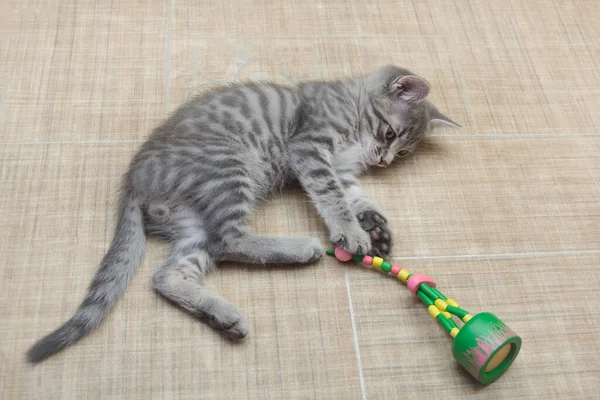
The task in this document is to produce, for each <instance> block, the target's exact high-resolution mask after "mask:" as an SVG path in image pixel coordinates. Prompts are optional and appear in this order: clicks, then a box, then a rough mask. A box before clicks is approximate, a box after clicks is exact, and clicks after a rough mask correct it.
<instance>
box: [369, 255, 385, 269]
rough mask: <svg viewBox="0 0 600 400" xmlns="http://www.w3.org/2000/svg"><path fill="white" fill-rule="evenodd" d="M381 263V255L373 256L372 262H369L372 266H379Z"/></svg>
mask: <svg viewBox="0 0 600 400" xmlns="http://www.w3.org/2000/svg"><path fill="white" fill-rule="evenodd" d="M381 264H383V258H381V257H373V264H371V265H372V266H374V267H377V268H379V267H381Z"/></svg>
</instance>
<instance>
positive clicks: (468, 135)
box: [0, 114, 600, 146]
mask: <svg viewBox="0 0 600 400" xmlns="http://www.w3.org/2000/svg"><path fill="white" fill-rule="evenodd" d="M0 115H1V114H0ZM0 122H1V120H0ZM431 137H444V138H447V137H454V138H457V139H471V138H472V139H478V140H479V139H504V138H513V139H535V138H540V137H549V138H553V137H554V138H561V137H564V138H578V137H579V138H581V137H600V133H593V132H588V133H586V132H582V133H531V134H528V133H434V134H432V135H431ZM145 141H146V139H124V140H110V139H109V140H73V141H68V140H67V141H60V140H58V141H39V142H35V141H28V142H20V141H12V142H2V141H0V146H2V145H7V146H8V145H45V144H81V145H85V144H118V143H142V142H145Z"/></svg>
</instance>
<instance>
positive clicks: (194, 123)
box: [28, 66, 458, 362]
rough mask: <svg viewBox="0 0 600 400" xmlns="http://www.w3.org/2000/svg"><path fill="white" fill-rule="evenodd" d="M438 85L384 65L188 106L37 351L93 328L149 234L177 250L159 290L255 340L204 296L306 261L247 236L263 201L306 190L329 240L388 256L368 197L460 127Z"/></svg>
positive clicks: (133, 177)
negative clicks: (437, 95) (405, 159)
mask: <svg viewBox="0 0 600 400" xmlns="http://www.w3.org/2000/svg"><path fill="white" fill-rule="evenodd" d="M428 93H429V84H428V83H427V81H425V79H423V78H420V77H418V76H416V75H414V74H412V73H411V72H410V71H408V70H406V69H403V68H399V67H395V66H386V67H382V68H380V69H378V70H377V71H375V72H374V73H372V74H369V75H365V76H361V77H358V78H353V79H348V80H342V81H332V82H306V83H301V84H299V85H297V86H296V87H284V86H279V85H275V84H269V83H260V84H259V83H248V84H240V85H232V86H228V87H224V88H220V89H218V90H215V91H213V92H211V93H208V94H205V95H202V96H200V97H198V98H196V99H193V100H192V101H190V102H188V103H187V104H184V105H183V106H181V107H180V108H179V109H178V110H177V111H176V112H175V113H174V114H173V115H172V116H171V117H170V118H168V119H167V120H166V121H165V122H164V123H163V124H162V125H161V126H159V127H158V128H156V129H155V131H154V132H153V134H152V136H151V137H150V139H149V140H148V141H147V142H145V143H144V144H143V145H142V147H141V149H140V151H139V152H138V153H137V155H136V156H135V158H134V160H133V162H132V164H131V166H130V168H129V171H128V173H127V175H126V177H125V181H124V186H123V192H122V202H121V211H120V218H119V221H118V225H117V229H116V234H115V237H114V239H113V241H112V244H111V246H110V248H109V250H108V253H107V254H106V255H105V256H104V259H103V260H102V263H101V266H100V269H99V271H98V272H97V274H96V276H95V277H94V280H93V281H92V284H91V286H90V288H89V292H88V294H87V296H86V297H85V299H84V301H83V303H82V304H81V306H80V307H79V309H78V310H77V312H76V313H75V315H74V316H73V317H72V318H71V319H70V320H69V321H67V322H66V323H65V324H64V325H63V326H61V327H60V328H58V329H57V330H56V331H54V332H53V333H51V334H49V335H48V336H46V337H44V338H43V339H41V340H40V341H39V342H38V343H36V344H35V345H34V346H33V347H32V348H31V349H30V350H29V352H28V358H29V360H30V361H32V362H37V361H41V360H43V359H45V358H47V357H49V356H51V355H52V354H54V353H56V352H57V351H59V350H60V349H62V348H64V347H66V346H68V345H70V344H71V343H73V342H75V341H76V340H78V339H80V338H81V337H83V336H84V335H86V334H87V333H88V332H90V331H91V330H92V329H94V328H96V327H97V326H98V325H99V324H100V322H101V321H102V319H103V318H104V317H105V316H106V315H107V313H108V311H109V309H110V308H111V306H112V305H113V304H114V303H115V301H116V300H117V298H118V297H119V296H121V295H122V294H123V292H124V291H125V288H126V286H127V283H128V282H129V280H130V279H131V277H132V275H133V273H134V271H135V270H136V268H137V266H138V265H139V264H140V262H141V260H142V257H143V254H144V250H145V246H146V234H157V235H160V236H162V237H165V238H167V239H168V240H169V241H170V242H171V244H172V247H171V252H170V254H169V256H168V259H167V261H166V262H165V264H164V265H163V266H162V267H161V268H160V269H159V270H158V271H157V272H156V273H155V274H154V276H153V283H154V287H155V288H156V290H157V291H158V292H159V293H160V294H162V295H163V296H164V297H166V298H167V299H169V300H170V301H172V302H174V303H176V304H177V305H179V306H180V307H182V308H184V309H186V310H188V311H189V312H191V313H192V314H194V315H196V316H197V317H199V318H201V319H202V320H204V321H205V322H207V323H208V324H209V325H210V326H212V327H213V328H215V329H217V330H219V331H221V332H222V333H223V334H225V335H226V336H228V337H230V338H233V339H241V338H243V337H245V336H246V335H247V334H248V325H247V323H246V320H245V319H244V317H243V316H242V314H241V313H240V312H239V311H238V310H237V309H236V308H235V307H234V306H233V305H232V304H231V303H230V302H229V301H227V300H226V299H225V298H223V297H221V296H218V295H216V294H214V293H212V292H210V291H209V290H208V289H206V288H205V287H204V286H203V285H202V278H203V277H204V275H205V274H206V273H208V272H209V271H210V270H211V269H213V268H214V265H215V263H216V262H219V261H225V260H227V261H237V262H244V263H256V264H265V263H309V262H312V261H315V260H317V259H319V257H321V254H322V253H323V247H322V246H321V243H320V242H319V241H318V240H317V239H315V238H311V237H267V236H259V235H256V234H255V233H253V232H252V231H251V229H250V228H249V227H248V225H247V222H246V221H247V219H248V216H249V214H250V212H251V210H252V208H253V207H254V205H255V204H257V203H258V202H259V201H261V200H262V199H264V198H265V197H266V196H267V195H269V194H271V193H273V192H276V191H278V190H280V189H282V188H283V187H284V186H285V185H286V184H288V183H290V182H291V181H293V180H298V181H299V182H300V184H301V185H302V186H303V188H304V189H305V190H306V192H307V194H308V195H309V196H310V198H311V199H312V201H313V202H314V204H315V206H316V208H317V210H318V212H319V214H320V215H321V216H322V217H323V219H324V220H325V223H326V225H327V227H328V229H329V232H330V238H331V242H332V243H334V244H335V245H338V246H342V247H343V248H345V249H346V250H348V251H350V252H353V253H360V254H364V253H369V254H375V255H381V256H385V255H387V254H389V252H390V250H391V246H392V239H391V234H390V232H389V230H388V228H387V226H386V219H385V218H384V217H383V216H382V213H381V211H380V210H379V209H378V208H377V206H376V205H375V204H374V203H373V202H372V201H371V200H370V199H368V198H367V197H366V196H365V194H364V193H363V190H362V189H361V187H360V185H359V182H358V177H359V175H360V174H361V173H362V172H363V171H364V170H365V169H366V168H368V167H371V166H378V167H385V166H387V165H389V164H390V163H391V162H392V160H393V159H394V157H395V156H396V155H397V154H398V155H401V156H404V155H407V154H409V153H410V152H412V151H413V150H414V149H415V147H416V146H417V144H418V143H419V141H420V140H421V138H422V137H423V135H425V133H426V132H428V131H429V130H430V129H431V128H432V127H434V126H436V125H448V126H452V127H457V126H458V125H457V124H455V123H454V122H452V121H450V119H448V118H447V117H445V116H444V115H442V114H441V113H440V112H439V111H438V110H437V109H436V108H435V107H434V106H433V105H432V104H430V103H429V102H428V101H427V100H426V97H427V95H428Z"/></svg>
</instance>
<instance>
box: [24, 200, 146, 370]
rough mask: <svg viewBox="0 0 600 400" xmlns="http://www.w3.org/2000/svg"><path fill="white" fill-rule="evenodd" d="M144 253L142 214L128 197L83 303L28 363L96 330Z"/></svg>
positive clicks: (30, 355) (36, 348) (35, 348)
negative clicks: (112, 237) (108, 246)
mask: <svg viewBox="0 0 600 400" xmlns="http://www.w3.org/2000/svg"><path fill="white" fill-rule="evenodd" d="M145 249H146V235H145V232H144V220H143V215H142V210H141V208H140V206H139V205H138V204H137V203H136V201H135V200H134V199H133V198H132V197H131V196H128V195H125V197H124V201H123V206H122V211H121V217H120V219H119V222H118V225H117V230H116V234H115V237H114V239H113V241H112V243H111V245H110V248H109V249H108V252H107V253H106V255H105V256H104V258H103V259H102V263H101V264H100V269H99V270H98V272H96V276H94V279H93V281H92V283H91V285H90V287H89V290H88V294H87V296H86V297H85V299H84V300H83V303H82V304H81V306H80V307H79V309H78V310H77V312H76V313H75V315H74V316H73V317H71V319H69V320H68V321H67V322H66V323H65V324H64V325H63V326H61V327H60V328H58V329H57V330H55V331H54V332H52V333H50V334H49V335H48V336H46V337H44V338H43V339H41V340H40V341H38V342H37V343H36V344H35V345H33V346H32V347H31V348H30V349H29V351H28V352H27V358H28V359H29V361H30V362H39V361H42V360H44V359H46V358H48V357H50V356H51V355H53V354H54V353H56V352H58V351H59V350H61V349H62V348H64V347H66V346H68V345H70V344H72V343H74V342H76V341H77V340H79V339H80V338H82V337H83V336H85V335H87V334H88V333H89V332H90V331H91V330H92V329H94V328H96V327H97V326H98V325H99V324H100V322H102V320H103V319H104V317H106V315H107V314H108V312H109V310H110V308H111V307H112V305H113V304H114V303H115V302H116V301H117V299H118V298H119V297H120V296H121V295H122V294H123V293H124V292H125V289H126V287H127V284H128V283H129V280H130V279H131V277H132V276H133V273H134V272H135V270H136V269H137V267H138V265H139V264H140V263H141V261H142V258H143V256H144V251H145Z"/></svg>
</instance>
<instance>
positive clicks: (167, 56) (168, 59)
mask: <svg viewBox="0 0 600 400" xmlns="http://www.w3.org/2000/svg"><path fill="white" fill-rule="evenodd" d="M172 28H173V0H167V34H166V35H165V116H168V115H169V106H170V102H171V101H170V96H171V31H172Z"/></svg>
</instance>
